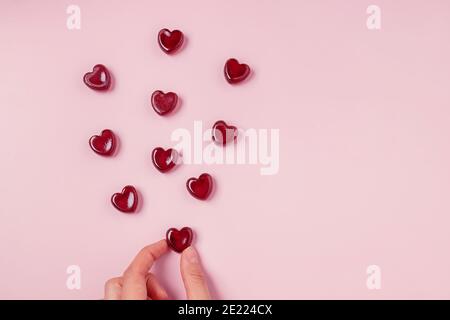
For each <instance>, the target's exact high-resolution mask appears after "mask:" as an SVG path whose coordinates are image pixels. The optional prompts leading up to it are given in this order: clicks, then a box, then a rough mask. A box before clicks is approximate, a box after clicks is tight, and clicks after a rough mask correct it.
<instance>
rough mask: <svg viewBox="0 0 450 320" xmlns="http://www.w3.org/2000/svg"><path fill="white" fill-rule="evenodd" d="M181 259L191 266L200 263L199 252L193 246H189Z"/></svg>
mask: <svg viewBox="0 0 450 320" xmlns="http://www.w3.org/2000/svg"><path fill="white" fill-rule="evenodd" d="M181 259H182V260H185V261H186V262H188V263H191V264H198V263H199V262H200V260H199V256H198V252H197V250H196V249H195V248H194V247H193V246H189V247H187V248H186V249H184V251H183V252H182V253H181Z"/></svg>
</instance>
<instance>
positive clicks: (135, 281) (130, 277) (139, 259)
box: [122, 240, 169, 299]
mask: <svg viewBox="0 0 450 320" xmlns="http://www.w3.org/2000/svg"><path fill="white" fill-rule="evenodd" d="M168 249H169V247H168V246H167V242H166V240H160V241H158V242H156V243H154V244H151V245H149V246H146V247H144V248H143V249H142V250H141V251H139V253H138V254H137V255H136V257H135V258H134V260H133V261H132V262H131V264H130V265H129V266H128V268H127V269H126V270H125V272H124V273H123V287H122V298H123V299H147V274H148V272H149V270H150V268H151V267H152V265H153V263H154V262H155V261H156V260H158V258H159V257H161V256H162V255H163V254H165V253H166V252H167V251H168Z"/></svg>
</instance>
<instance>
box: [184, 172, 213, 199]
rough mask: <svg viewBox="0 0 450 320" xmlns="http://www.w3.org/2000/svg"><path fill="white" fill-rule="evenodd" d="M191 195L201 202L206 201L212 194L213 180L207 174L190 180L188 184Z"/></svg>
mask: <svg viewBox="0 0 450 320" xmlns="http://www.w3.org/2000/svg"><path fill="white" fill-rule="evenodd" d="M186 187H187V189H188V191H189V193H190V194H191V195H192V196H193V197H194V198H197V199H199V200H206V199H207V198H208V197H209V195H210V194H211V191H212V188H213V179H212V177H211V176H210V175H209V174H207V173H202V174H201V175H200V176H199V177H198V179H197V178H190V179H189V180H188V181H187V182H186Z"/></svg>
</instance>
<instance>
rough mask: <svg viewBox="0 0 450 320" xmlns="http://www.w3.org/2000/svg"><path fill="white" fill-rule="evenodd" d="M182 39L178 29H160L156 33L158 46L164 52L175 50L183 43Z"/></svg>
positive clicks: (182, 36)
mask: <svg viewBox="0 0 450 320" xmlns="http://www.w3.org/2000/svg"><path fill="white" fill-rule="evenodd" d="M183 41H184V35H183V32H181V31H180V30H174V31H170V30H168V29H162V30H160V31H159V33H158V43H159V46H160V47H161V49H162V50H163V51H164V52H165V53H173V52H175V51H177V50H178V49H179V48H180V47H181V46H182V45H183Z"/></svg>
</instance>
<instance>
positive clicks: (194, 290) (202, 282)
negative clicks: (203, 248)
mask: <svg viewBox="0 0 450 320" xmlns="http://www.w3.org/2000/svg"><path fill="white" fill-rule="evenodd" d="M180 268H181V277H182V278H183V282H184V287H185V288H186V295H187V298H188V299H189V300H209V299H211V296H210V294H209V290H208V285H207V283H206V278H205V274H204V272H203V268H202V265H201V263H200V257H199V256H198V253H197V250H195V249H194V247H188V248H186V249H185V250H184V251H183V253H182V254H181V262H180Z"/></svg>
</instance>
